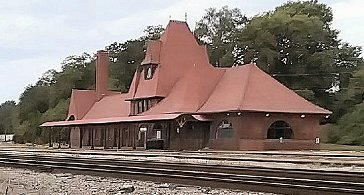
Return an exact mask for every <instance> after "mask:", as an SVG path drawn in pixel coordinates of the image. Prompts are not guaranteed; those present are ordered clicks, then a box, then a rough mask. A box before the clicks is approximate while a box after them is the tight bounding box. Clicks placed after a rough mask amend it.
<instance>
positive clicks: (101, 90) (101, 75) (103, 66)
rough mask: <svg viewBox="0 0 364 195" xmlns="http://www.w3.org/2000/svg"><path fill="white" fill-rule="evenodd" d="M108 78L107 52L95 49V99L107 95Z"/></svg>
mask: <svg viewBox="0 0 364 195" xmlns="http://www.w3.org/2000/svg"><path fill="white" fill-rule="evenodd" d="M108 80H109V54H108V52H107V51H104V50H99V51H97V60H96V96H97V101H99V100H101V99H102V97H103V96H105V95H107V91H108Z"/></svg>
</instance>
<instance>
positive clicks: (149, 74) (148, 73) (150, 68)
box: [144, 64, 157, 80]
mask: <svg viewBox="0 0 364 195" xmlns="http://www.w3.org/2000/svg"><path fill="white" fill-rule="evenodd" d="M156 68H157V64H148V65H144V79H145V80H149V79H152V78H153V75H154V72H155V69H156Z"/></svg>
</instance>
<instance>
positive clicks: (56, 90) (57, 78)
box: [0, 0, 364, 145]
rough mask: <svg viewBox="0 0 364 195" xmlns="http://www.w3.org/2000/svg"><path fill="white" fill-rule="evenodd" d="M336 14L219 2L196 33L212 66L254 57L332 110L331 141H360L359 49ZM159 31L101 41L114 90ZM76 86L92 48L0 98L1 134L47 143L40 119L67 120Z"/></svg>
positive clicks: (363, 86)
mask: <svg viewBox="0 0 364 195" xmlns="http://www.w3.org/2000/svg"><path fill="white" fill-rule="evenodd" d="M333 17H334V16H333V13H332V10H331V8H330V7H329V6H327V5H325V4H323V3H319V2H318V1H317V0H311V1H300V2H287V3H284V4H282V5H280V6H278V7H276V8H275V9H274V10H271V11H267V12H264V13H262V14H258V15H256V16H253V17H250V18H248V17H246V16H245V15H244V14H243V13H241V11H240V10H239V9H238V8H233V9H230V8H229V7H227V6H224V7H222V8H220V9H217V8H209V9H207V10H206V13H205V15H204V16H203V17H202V18H201V19H200V20H199V21H198V22H197V23H196V27H195V30H194V32H193V33H194V35H195V37H196V39H197V40H198V42H199V43H200V44H204V45H206V46H207V50H208V55H209V59H210V63H211V64H212V65H214V66H216V67H229V66H233V65H243V64H247V63H256V64H257V66H259V67H260V68H261V69H263V70H264V71H266V72H267V73H268V74H270V75H271V76H273V77H274V78H276V79H277V80H279V81H280V82H282V83H283V84H285V85H286V86H288V87H289V88H291V89H293V90H294V91H295V92H296V93H298V94H300V95H301V96H303V97H305V98H306V99H308V100H310V101H312V102H314V103H316V104H318V105H320V106H322V107H324V108H327V109H329V110H331V111H333V113H334V114H333V115H332V116H331V117H330V118H329V119H327V120H325V121H322V123H323V124H324V123H328V124H329V125H326V128H328V142H331V143H340V144H352V145H364V102H363V100H364V66H363V65H364V62H363V58H362V57H361V54H362V50H361V47H359V46H353V45H351V44H349V43H347V42H345V41H343V40H340V39H339V38H338V34H339V31H338V30H336V29H333V27H332V21H333ZM163 30H164V29H163V27H162V26H161V25H159V26H148V27H147V28H146V29H145V31H144V32H145V35H144V36H142V37H139V38H137V39H131V40H128V41H125V42H123V43H117V42H115V43H112V44H110V45H108V46H106V47H105V49H106V50H107V51H109V53H110V61H111V63H110V67H109V68H110V75H109V76H110V79H109V88H110V89H111V90H117V91H122V92H126V91H128V88H129V85H130V83H131V79H132V77H133V74H134V71H135V70H136V68H137V67H138V66H139V64H140V63H141V61H142V60H143V58H144V54H145V49H146V42H147V41H148V40H151V39H157V38H159V35H160V34H161V32H163ZM226 87H229V86H226ZM73 88H76V89H94V88H95V54H88V53H83V54H81V55H72V56H69V57H67V58H66V59H64V61H63V62H62V69H61V71H56V70H48V71H47V72H45V73H44V74H43V75H42V76H41V78H39V80H38V81H37V82H36V83H35V84H32V85H29V86H28V87H26V89H25V91H24V92H23V93H22V94H21V96H20V98H19V103H17V104H16V103H15V102H14V101H6V102H5V103H3V104H1V105H0V133H3V132H4V131H5V130H7V131H8V132H13V133H15V141H17V142H20V143H24V142H33V143H34V142H35V143H44V142H46V140H47V135H46V133H47V132H46V131H44V130H43V129H42V128H40V127H39V125H40V124H41V123H43V122H45V121H53V120H64V119H65V117H66V115H67V111H68V104H69V98H70V95H71V90H72V89H73Z"/></svg>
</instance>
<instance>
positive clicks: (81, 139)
mask: <svg viewBox="0 0 364 195" xmlns="http://www.w3.org/2000/svg"><path fill="white" fill-rule="evenodd" d="M83 131H84V127H80V148H82V144H83V143H82V142H83Z"/></svg>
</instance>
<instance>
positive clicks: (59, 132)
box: [58, 127, 63, 148]
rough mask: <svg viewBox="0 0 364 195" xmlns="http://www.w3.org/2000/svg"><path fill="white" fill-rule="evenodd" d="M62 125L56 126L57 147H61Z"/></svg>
mask: <svg viewBox="0 0 364 195" xmlns="http://www.w3.org/2000/svg"><path fill="white" fill-rule="evenodd" d="M62 129H63V127H60V128H58V148H61V130H62Z"/></svg>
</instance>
